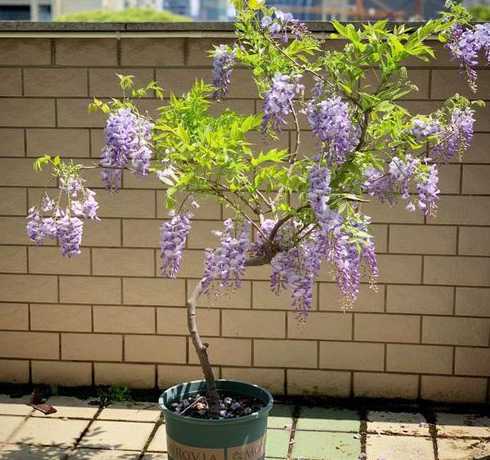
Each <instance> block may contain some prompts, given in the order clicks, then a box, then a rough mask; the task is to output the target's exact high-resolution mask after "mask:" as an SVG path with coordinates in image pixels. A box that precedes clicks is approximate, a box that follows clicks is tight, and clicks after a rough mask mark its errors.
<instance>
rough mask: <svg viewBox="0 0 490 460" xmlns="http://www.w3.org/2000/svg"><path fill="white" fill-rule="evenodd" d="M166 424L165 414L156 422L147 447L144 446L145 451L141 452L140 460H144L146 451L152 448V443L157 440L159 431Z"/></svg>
mask: <svg viewBox="0 0 490 460" xmlns="http://www.w3.org/2000/svg"><path fill="white" fill-rule="evenodd" d="M164 423H165V420H164V418H163V414H162V415H160V417H159V419H158V420H157V421H156V422H155V425H154V426H153V429H152V430H151V433H150V435H149V436H148V439H147V440H146V442H145V445H144V446H143V449H142V450H141V452H140V454H139V456H138V460H143V458H144V456H145V455H146V451H147V449H148V447H150V444H151V442H152V441H153V439H154V438H155V435H156V433H157V431H158V429H159V428H160V427H161V426H162V425H163V424H164Z"/></svg>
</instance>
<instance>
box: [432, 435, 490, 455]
mask: <svg viewBox="0 0 490 460" xmlns="http://www.w3.org/2000/svg"><path fill="white" fill-rule="evenodd" d="M437 447H438V457H439V460H485V459H488V458H490V443H489V442H488V441H487V440H485V439H438V440H437Z"/></svg>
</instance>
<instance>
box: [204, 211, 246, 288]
mask: <svg viewBox="0 0 490 460" xmlns="http://www.w3.org/2000/svg"><path fill="white" fill-rule="evenodd" d="M223 224H224V226H225V229H224V231H223V232H216V235H217V236H219V237H220V245H219V246H218V247H217V248H216V249H214V250H213V249H207V250H206V256H205V257H206V258H205V263H204V276H203V278H202V280H201V283H202V287H203V292H204V293H206V292H209V290H210V288H211V285H212V284H213V283H214V282H218V283H219V287H220V288H229V287H233V288H239V287H240V281H241V278H242V277H243V274H244V273H245V262H246V260H247V253H248V252H249V250H250V248H251V244H250V225H249V224H248V223H245V224H243V226H242V228H241V229H240V230H239V231H238V235H236V236H235V224H234V223H233V221H232V220H231V219H226V220H225V221H224V223H223Z"/></svg>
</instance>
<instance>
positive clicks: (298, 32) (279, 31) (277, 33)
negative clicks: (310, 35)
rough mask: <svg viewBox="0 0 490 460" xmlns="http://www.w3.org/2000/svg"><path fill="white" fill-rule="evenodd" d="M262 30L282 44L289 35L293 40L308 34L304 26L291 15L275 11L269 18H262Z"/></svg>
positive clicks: (286, 40)
mask: <svg viewBox="0 0 490 460" xmlns="http://www.w3.org/2000/svg"><path fill="white" fill-rule="evenodd" d="M260 26H261V27H262V29H264V30H267V31H268V32H269V33H270V34H271V35H272V37H273V38H278V39H280V40H282V41H283V42H284V43H287V42H288V40H289V35H288V34H289V33H290V34H291V35H293V37H295V38H298V39H300V38H302V37H303V35H304V34H306V33H307V32H308V29H307V28H306V25H305V24H303V23H302V22H300V21H298V20H297V19H295V18H294V17H293V15H292V14H291V13H284V12H283V11H280V10H277V9H275V10H274V11H273V13H272V15H271V16H264V17H263V18H262V20H261V21H260Z"/></svg>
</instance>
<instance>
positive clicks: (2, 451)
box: [0, 444, 67, 460]
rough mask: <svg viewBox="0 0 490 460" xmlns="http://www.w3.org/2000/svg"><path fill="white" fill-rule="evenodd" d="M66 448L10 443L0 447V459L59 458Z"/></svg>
mask: <svg viewBox="0 0 490 460" xmlns="http://www.w3.org/2000/svg"><path fill="white" fill-rule="evenodd" d="M66 452H67V451H66V450H64V449H59V448H56V447H53V446H50V447H42V446H29V445H19V444H11V445H5V446H3V447H2V448H0V459H1V460H59V459H60V458H63V456H64V454H66Z"/></svg>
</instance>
